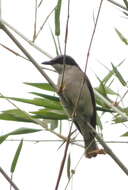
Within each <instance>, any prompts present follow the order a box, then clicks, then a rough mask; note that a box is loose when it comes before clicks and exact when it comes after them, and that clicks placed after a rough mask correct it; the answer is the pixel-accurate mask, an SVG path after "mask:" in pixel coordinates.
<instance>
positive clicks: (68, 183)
mask: <svg viewBox="0 0 128 190" xmlns="http://www.w3.org/2000/svg"><path fill="white" fill-rule="evenodd" d="M83 156H84V154H82V156H81V157H80V159H79V160H78V162H77V164H76V166H75V167H74V169H73V170H72V171H73V172H72V174H71V176H70V178H69V180H68V182H67V184H66V186H65V189H64V190H66V189H67V187H68V185H69V182H70V181H71V179H72V177H73V176H74V174H75V171H76V169H77V167H78V165H79V163H80V161H81V160H82V158H83Z"/></svg>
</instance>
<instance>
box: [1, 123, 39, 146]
mask: <svg viewBox="0 0 128 190" xmlns="http://www.w3.org/2000/svg"><path fill="white" fill-rule="evenodd" d="M39 131H42V129H34V128H24V127H23V128H19V129H16V130H14V131H12V132H10V133H7V134H5V135H2V136H0V144H1V143H2V142H3V141H4V140H5V139H6V138H7V137H8V136H10V135H23V134H30V133H35V132H39Z"/></svg>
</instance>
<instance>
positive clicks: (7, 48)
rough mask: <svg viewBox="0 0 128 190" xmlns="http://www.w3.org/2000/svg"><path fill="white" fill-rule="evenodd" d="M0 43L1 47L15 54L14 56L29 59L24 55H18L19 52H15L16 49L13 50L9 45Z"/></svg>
mask: <svg viewBox="0 0 128 190" xmlns="http://www.w3.org/2000/svg"><path fill="white" fill-rule="evenodd" d="M0 45H1V46H2V47H3V48H5V49H6V50H8V51H10V52H11V53H13V54H15V55H16V56H19V57H21V58H23V59H25V60H27V61H30V60H28V59H27V58H26V57H24V56H22V55H20V54H19V53H17V52H16V51H14V50H12V49H10V48H9V47H7V46H5V45H4V44H2V43H0Z"/></svg>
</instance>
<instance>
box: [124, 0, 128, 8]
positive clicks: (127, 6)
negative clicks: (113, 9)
mask: <svg viewBox="0 0 128 190" xmlns="http://www.w3.org/2000/svg"><path fill="white" fill-rule="evenodd" d="M123 1H124V4H125V6H126V8H127V9H128V1H127V0H123Z"/></svg>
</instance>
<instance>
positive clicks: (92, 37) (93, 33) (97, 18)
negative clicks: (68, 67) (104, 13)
mask: <svg viewBox="0 0 128 190" xmlns="http://www.w3.org/2000/svg"><path fill="white" fill-rule="evenodd" d="M102 3H103V0H101V1H100V5H99V8H98V13H97V17H96V21H95V24H94V29H93V32H92V36H91V40H90V43H89V47H88V52H87V57H86V63H85V70H84V71H85V73H86V70H87V65H88V60H89V54H90V50H91V47H92V42H93V39H94V35H95V32H96V27H97V23H98V20H99V15H100V11H101V7H102Z"/></svg>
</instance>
